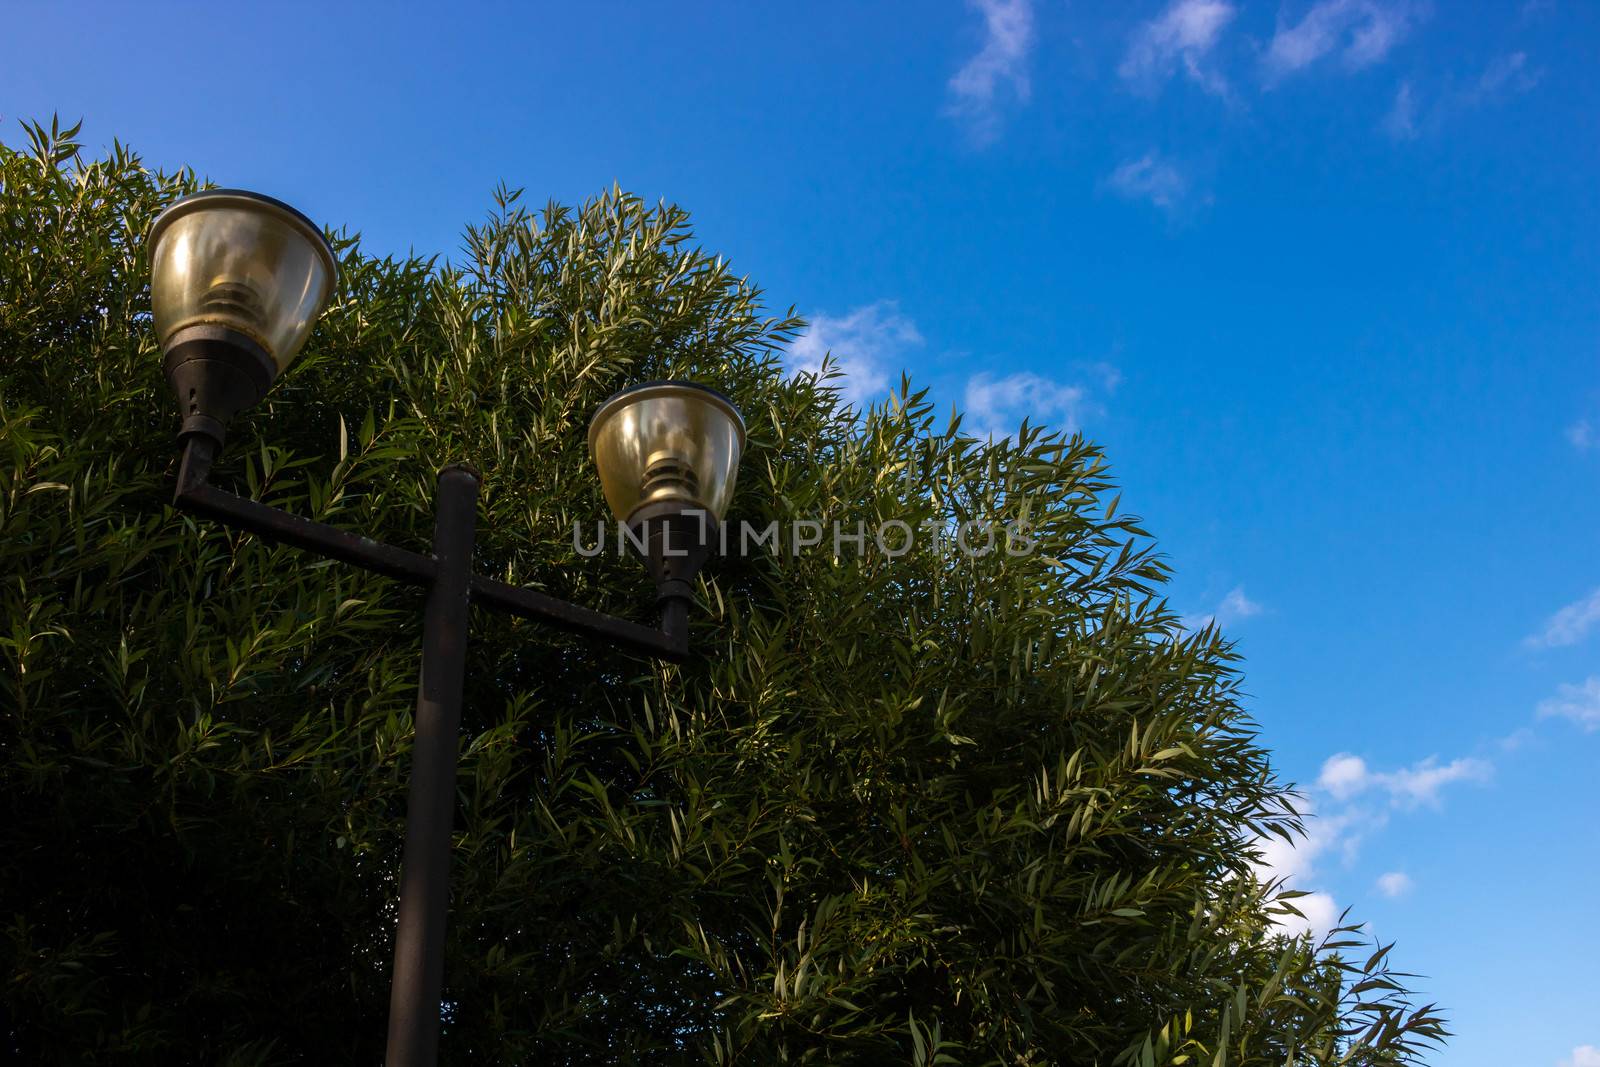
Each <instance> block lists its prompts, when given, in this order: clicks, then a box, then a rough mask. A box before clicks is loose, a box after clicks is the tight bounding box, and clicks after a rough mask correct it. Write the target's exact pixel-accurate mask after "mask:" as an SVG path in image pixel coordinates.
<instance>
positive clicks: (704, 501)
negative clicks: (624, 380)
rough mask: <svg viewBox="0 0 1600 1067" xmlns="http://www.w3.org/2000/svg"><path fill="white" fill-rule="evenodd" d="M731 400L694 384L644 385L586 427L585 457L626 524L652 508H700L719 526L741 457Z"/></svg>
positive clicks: (614, 400)
mask: <svg viewBox="0 0 1600 1067" xmlns="http://www.w3.org/2000/svg"><path fill="white" fill-rule="evenodd" d="M744 441H745V433H744V420H743V419H741V418H740V417H739V409H738V408H736V407H734V406H733V401H731V400H729V399H728V398H727V397H726V396H723V395H722V394H721V393H719V392H717V391H716V390H715V389H710V388H707V387H706V386H703V385H697V384H695V383H694V382H646V383H644V384H643V385H636V386H634V387H632V388H631V389H624V390H623V391H622V392H620V393H617V394H616V395H615V396H613V397H611V399H609V400H607V401H606V402H605V403H604V404H601V405H600V410H598V411H596V412H595V413H594V418H593V419H592V420H591V421H590V423H589V454H590V455H591V456H592V457H593V458H594V464H595V466H596V467H597V468H598V469H599V471H600V486H601V488H602V489H603V490H604V491H605V495H606V503H607V504H609V505H610V506H611V510H612V512H613V513H615V515H616V516H617V518H619V519H622V520H623V521H629V520H630V518H631V517H632V516H633V515H634V514H635V513H636V512H638V511H639V510H640V509H641V508H643V507H645V506H646V505H651V504H661V505H664V506H668V507H670V506H673V505H678V506H681V507H682V508H683V509H685V510H687V509H691V508H697V509H699V510H702V511H705V512H707V513H709V514H710V516H711V518H712V521H714V522H721V521H722V518H723V516H725V515H726V514H727V513H728V503H729V501H731V500H732V499H733V486H734V481H735V479H736V478H737V477H738V474H739V457H740V455H741V454H742V453H743V452H744Z"/></svg>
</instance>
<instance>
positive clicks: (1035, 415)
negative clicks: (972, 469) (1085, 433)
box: [963, 371, 1089, 440]
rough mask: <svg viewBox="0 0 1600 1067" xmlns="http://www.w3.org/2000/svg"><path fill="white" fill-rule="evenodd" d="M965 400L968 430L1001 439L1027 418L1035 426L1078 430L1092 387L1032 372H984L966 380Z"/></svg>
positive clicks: (978, 435)
mask: <svg viewBox="0 0 1600 1067" xmlns="http://www.w3.org/2000/svg"><path fill="white" fill-rule="evenodd" d="M963 399H964V401H965V403H964V411H965V418H964V420H963V426H964V428H965V429H966V431H967V432H968V433H971V434H972V435H973V436H975V437H980V438H981V437H993V438H995V439H997V440H998V439H1000V438H1003V437H1008V436H1010V435H1011V434H1014V433H1016V432H1017V429H1018V428H1019V427H1020V426H1021V424H1022V420H1023V418H1024V417H1026V418H1027V419H1028V420H1029V421H1030V422H1032V423H1034V424H1035V425H1037V424H1039V423H1047V424H1049V425H1050V427H1051V429H1055V430H1064V431H1066V432H1068V433H1070V432H1072V431H1073V430H1076V429H1078V428H1079V426H1080V424H1081V422H1082V418H1083V415H1084V413H1085V410H1086V408H1087V406H1088V403H1089V390H1088V388H1087V387H1086V386H1083V385H1074V384H1069V383H1066V382H1058V381H1055V380H1054V379H1051V378H1046V377H1044V376H1043V375H1040V374H1034V373H1033V372H1032V371H1018V372H1017V373H1015V374H1008V375H1006V376H1005V377H1003V378H995V377H993V376H991V375H990V374H989V373H988V372H982V373H979V374H975V375H973V376H972V377H971V378H969V379H967V389H966V395H965V397H964V398H963Z"/></svg>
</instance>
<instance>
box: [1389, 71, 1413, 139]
mask: <svg viewBox="0 0 1600 1067" xmlns="http://www.w3.org/2000/svg"><path fill="white" fill-rule="evenodd" d="M1383 132H1384V133H1386V134H1388V135H1389V136H1390V137H1392V138H1394V139H1395V140H1396V141H1410V140H1413V139H1415V138H1416V136H1417V98H1416V95H1415V94H1414V93H1413V92H1412V90H1411V83H1410V82H1408V81H1406V82H1401V83H1400V88H1399V89H1397V90H1396V91H1395V94H1394V103H1393V104H1391V105H1390V106H1389V113H1388V114H1387V115H1385V116H1384V117H1383Z"/></svg>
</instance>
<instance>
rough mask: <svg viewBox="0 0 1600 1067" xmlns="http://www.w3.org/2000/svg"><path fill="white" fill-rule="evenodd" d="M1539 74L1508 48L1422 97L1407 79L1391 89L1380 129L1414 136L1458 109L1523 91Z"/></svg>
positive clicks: (1394, 134) (1396, 135)
mask: <svg viewBox="0 0 1600 1067" xmlns="http://www.w3.org/2000/svg"><path fill="white" fill-rule="evenodd" d="M1541 74H1542V71H1539V70H1536V69H1534V68H1532V67H1530V66H1529V64H1528V54H1527V53H1526V52H1509V53H1506V54H1505V55H1500V56H1496V57H1494V58H1493V59H1491V60H1489V62H1488V63H1487V64H1486V65H1485V66H1484V68H1483V70H1481V71H1480V72H1479V73H1478V74H1477V75H1476V76H1474V77H1472V78H1469V79H1467V80H1465V81H1464V82H1463V81H1462V80H1460V79H1454V80H1452V81H1449V82H1446V83H1444V84H1442V85H1440V86H1437V87H1436V88H1435V89H1434V90H1433V91H1432V92H1431V93H1429V94H1428V96H1427V98H1426V99H1424V98H1423V94H1422V93H1421V92H1419V91H1418V88H1417V85H1416V83H1414V82H1413V81H1411V80H1410V79H1407V80H1406V81H1403V82H1401V83H1400V88H1399V89H1397V90H1396V91H1395V96H1394V103H1393V104H1392V105H1391V106H1390V108H1389V112H1388V114H1387V115H1385V116H1384V120H1383V123H1382V125H1383V131H1384V132H1385V133H1387V134H1388V135H1389V136H1390V137H1391V138H1393V139H1394V140H1396V141H1410V140H1414V139H1415V138H1416V137H1418V136H1419V135H1421V134H1422V133H1423V132H1425V131H1426V130H1430V129H1436V128H1438V127H1440V126H1442V125H1443V124H1444V123H1445V122H1447V121H1448V120H1450V119H1451V118H1453V117H1454V116H1456V115H1459V114H1460V113H1462V112H1465V111H1471V110H1473V109H1474V108H1478V107H1485V106H1487V105H1489V104H1490V103H1492V102H1494V101H1496V100H1501V99H1504V98H1506V97H1510V96H1514V95H1516V94H1518V93H1525V92H1527V91H1528V90H1530V89H1532V88H1533V87H1534V86H1535V85H1538V84H1539V78H1540V76H1541Z"/></svg>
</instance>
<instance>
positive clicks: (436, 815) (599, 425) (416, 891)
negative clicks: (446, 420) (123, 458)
mask: <svg viewBox="0 0 1600 1067" xmlns="http://www.w3.org/2000/svg"><path fill="white" fill-rule="evenodd" d="M150 260H151V285H150V293H151V304H152V308H153V311H154V317H155V327H156V334H157V336H158V338H159V340H160V342H161V348H162V352H163V353H164V358H165V371H166V377H167V381H168V383H169V384H170V385H171V386H172V389H173V392H174V393H175V394H176V395H177V398H178V403H179V406H180V408H181V409H182V413H183V424H182V427H181V428H180V430H179V437H178V441H179V448H180V449H181V452H182V462H181V464H180V467H179V471H178V485H177V491H176V493H175V494H174V497H173V503H174V504H175V506H177V507H179V508H181V509H183V510H184V511H188V512H191V513H193V514H196V515H202V516H205V517H207V518H211V519H216V520H218V521H220V522H223V523H225V524H227V525H229V526H232V527H235V528H237V529H241V530H248V531H250V532H252V533H255V534H258V535H260V536H262V537H265V538H268V539H270V540H273V541H277V542H280V543H282V544H288V545H294V546H296V547H299V548H304V549H308V550H310V551H312V552H315V553H317V554H319V555H322V556H326V557H329V558H332V559H337V560H341V561H343V562H345V563H351V564H354V565H355V566H358V567H362V568H365V569H367V570H369V571H374V572H376V573H378V574H383V575H387V576H388V577H390V578H395V579H398V580H400V581H404V582H409V583H411V584H413V585H420V586H423V587H425V588H426V589H427V590H428V597H427V605H426V607H425V609H424V614H423V625H422V672H421V680H420V682H419V684H418V688H417V712H416V720H415V725H416V734H415V741H414V743H413V747H412V764H413V765H412V773H411V782H410V791H409V796H408V800H407V811H406V836H405V847H404V853H403V856H402V859H401V873H400V909H399V918H398V922H397V924H396V929H395V950H394V974H393V979H392V984H391V987H390V999H389V1033H388V1050H387V1054H386V1063H387V1064H388V1067H423V1065H432V1064H433V1063H435V1061H436V1060H437V1056H438V1045H439V1017H440V1003H441V987H442V982H443V956H444V932H445V922H446V918H447V913H448V910H449V878H450V873H449V872H450V828H451V822H452V817H453V814H454V811H453V805H454V800H455V778H456V759H457V756H458V753H459V741H458V736H457V735H458V731H459V727H460V721H461V693H462V680H463V672H464V670H465V665H466V646H467V639H468V616H469V609H470V608H471V606H473V605H477V606H481V607H486V608H490V609H492V610H495V611H503V612H508V613H510V614H512V615H518V616H521V617H523V618H528V619H535V620H537V621H539V622H543V623H546V624H549V625H551V626H554V627H556V628H558V629H562V630H566V631H568V632H571V633H575V634H580V635H583V636H585V637H588V638H590V639H592V640H594V641H595V642H596V643H598V644H602V645H606V646H609V647H612V648H617V649H622V650H626V651H630V652H636V653H642V654H645V655H649V656H656V657H659V658H662V659H667V660H674V661H677V660H682V659H684V658H685V657H687V655H688V652H689V630H688V619H689V605H690V602H691V600H692V597H693V588H692V584H691V583H692V582H693V580H694V577H695V574H696V573H697V572H698V571H699V569H700V568H701V566H703V565H704V563H705V562H706V561H707V559H709V557H710V556H711V554H712V552H713V551H714V550H715V543H714V542H715V538H714V532H715V530H716V528H717V524H718V523H719V522H720V521H721V518H722V516H723V515H724V514H725V513H726V510H727V506H728V501H729V499H730V497H731V496H732V494H733V486H734V480H735V478H736V476H737V474H738V466H739V457H740V454H741V452H742V451H743V448H744V440H745V432H744V423H743V421H742V420H741V419H740V417H739V412H738V410H737V409H736V408H735V407H734V406H733V403H732V402H731V401H730V400H728V398H727V397H725V396H723V395H722V394H721V393H718V392H717V391H715V390H713V389H709V388H707V387H705V386H702V385H697V384H694V383H691V382H647V383H645V384H643V385H638V386H634V387H633V388H631V389H625V390H623V391H622V392H620V393H617V394H616V395H615V396H613V397H611V398H610V399H609V400H607V401H606V402H605V403H604V404H602V405H601V406H600V408H599V410H598V411H596V412H595V415H594V418H593V419H592V420H591V422H590V424H589V451H590V455H591V456H592V458H593V460H594V463H595V466H596V468H597V469H598V471H599V474H600V482H601V488H602V489H603V491H604V493H605V497H606V502H607V504H608V505H609V506H610V507H611V509H612V510H613V511H614V512H615V514H616V516H617V518H618V519H620V520H622V521H623V522H625V523H626V524H627V526H628V528H629V530H630V533H631V534H632V538H631V540H632V543H633V545H634V546H635V549H636V550H637V551H638V552H639V554H640V555H641V556H642V557H643V560H644V563H645V566H646V569H647V570H648V571H649V573H650V575H651V577H652V578H653V579H654V581H655V584H656V594H657V607H658V609H659V611H660V622H659V625H658V626H656V627H649V626H644V625H641V624H639V623H635V622H629V621H628V620H626V619H619V618H615V617H613V616H610V615H605V614H602V613H601V612H598V611H594V610H591V609H589V608H585V607H582V606H580V605H577V604H569V603H567V602H565V601H562V600H558V599H556V598H554V597H550V596H546V595H545V594H543V593H539V592H535V591H534V590H532V589H524V588H520V587H517V586H513V585H509V584H507V583H505V582H498V581H494V580H492V579H489V578H485V577H482V576H481V575H478V574H475V573H474V572H473V569H472V552H473V542H474V535H475V523H476V515H477V493H478V481H479V478H478V473H477V472H476V471H475V470H473V469H472V468H471V467H469V466H466V465H453V466H449V467H446V468H445V469H444V470H443V471H441V472H440V473H439V480H438V489H437V493H436V496H435V503H434V511H435V515H434V534H433V546H432V551H431V552H429V553H427V554H423V553H419V552H413V551H410V550H408V549H404V548H399V547H395V546H391V545H385V544H382V543H380V542H378V541H375V540H373V539H371V538H367V537H362V536H360V535H359V534H355V533H351V532H348V531H345V530H340V529H337V528H335V527H333V526H329V525H327V524H325V523H319V522H312V521H311V520H309V519H305V518H301V517H300V516H297V515H292V514H289V513H288V512H285V511H281V510H279V509H277V508H272V507H269V506H267V505H265V504H262V503H259V502H257V501H253V500H248V499H245V498H242V497H239V496H235V495H234V494H232V493H228V492H226V491H224V490H221V489H218V488H216V487H215V486H212V485H211V484H209V482H208V480H207V479H208V475H209V473H210V469H211V465H212V463H213V462H214V461H215V459H216V458H217V456H218V455H220V453H221V450H222V443H223V440H224V437H225V435H226V431H227V426H228V422H229V420H230V419H232V417H233V416H234V415H235V414H237V413H238V412H239V411H241V410H243V409H244V408H246V407H248V406H250V405H251V404H254V403H256V402H257V401H259V400H260V399H261V398H262V397H263V396H265V395H266V392H267V390H268V389H270V388H271V386H272V383H273V381H274V380H275V379H276V378H277V376H278V375H279V374H280V373H281V372H282V371H283V370H284V369H285V368H287V367H288V365H289V363H290V362H291V361H292V360H293V359H294V357H295V355H296V354H297V353H298V352H299V350H300V347H301V346H302V345H303V344H304V343H305V340H306V337H307V336H308V335H309V334H310V332H311V327H312V325H313V324H314V323H315V321H316V318H317V316H318V315H319V314H321V312H322V309H323V307H324V306H325V305H326V304H327V301H328V297H329V295H330V294H331V292H332V290H333V281H334V276H335V273H336V271H337V264H336V261H335V259H334V256H333V250H332V248H331V247H330V246H329V245H328V242H327V240H326V239H325V238H324V237H323V235H322V231H321V230H320V229H319V228H318V227H316V226H315V225H314V224H312V223H311V221H310V220H309V219H307V218H306V217H305V216H304V215H302V214H300V213H299V212H298V211H296V210H294V209H293V208H291V207H289V206H288V205H287V204H284V203H281V202H280V201H277V200H274V199H272V198H271V197H266V196H261V195H259V194H257V193H248V192H243V191H241V190H235V189H214V190H209V191H206V192H202V193H196V194H194V195H192V196H188V197H185V198H183V199H182V200H178V201H176V202H175V203H173V204H172V205H171V206H170V207H168V208H167V209H166V210H165V211H164V212H162V214H161V215H160V216H159V217H158V218H157V219H156V220H155V223H154V224H153V225H152V226H151V230H150Z"/></svg>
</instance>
